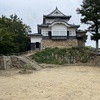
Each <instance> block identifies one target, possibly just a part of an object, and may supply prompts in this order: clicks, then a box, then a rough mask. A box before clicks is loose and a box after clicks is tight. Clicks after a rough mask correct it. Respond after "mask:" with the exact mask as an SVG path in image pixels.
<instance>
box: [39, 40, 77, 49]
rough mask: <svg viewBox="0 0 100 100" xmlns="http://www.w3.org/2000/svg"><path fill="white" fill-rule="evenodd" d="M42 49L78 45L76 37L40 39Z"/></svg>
mask: <svg viewBox="0 0 100 100" xmlns="http://www.w3.org/2000/svg"><path fill="white" fill-rule="evenodd" d="M41 45H42V49H45V48H49V47H51V48H55V47H59V48H69V47H75V46H78V41H77V39H71V40H62V41H61V40H60V41H59V40H42V43H41Z"/></svg>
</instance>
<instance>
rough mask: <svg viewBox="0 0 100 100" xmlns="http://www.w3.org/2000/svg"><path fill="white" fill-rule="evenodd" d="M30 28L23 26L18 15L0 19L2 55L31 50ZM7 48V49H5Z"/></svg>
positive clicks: (0, 49)
mask: <svg viewBox="0 0 100 100" xmlns="http://www.w3.org/2000/svg"><path fill="white" fill-rule="evenodd" d="M29 32H31V29H30V27H29V26H27V25H25V24H23V22H22V20H21V19H20V18H18V16H17V15H11V16H10V18H7V17H5V16H2V17H0V54H11V53H18V52H24V51H27V50H28V49H29V43H30V41H29V38H28V36H27V35H28V33H29ZM5 48H6V49H5Z"/></svg>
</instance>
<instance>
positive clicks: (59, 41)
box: [29, 8, 86, 50]
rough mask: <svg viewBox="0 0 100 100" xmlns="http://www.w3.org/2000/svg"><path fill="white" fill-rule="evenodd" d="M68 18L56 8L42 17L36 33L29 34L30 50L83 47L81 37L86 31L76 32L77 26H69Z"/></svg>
mask: <svg viewBox="0 0 100 100" xmlns="http://www.w3.org/2000/svg"><path fill="white" fill-rule="evenodd" d="M70 18H71V16H67V15H65V14H63V13H62V12H61V11H59V10H58V8H56V9H55V10H54V11H53V12H51V13H50V14H48V15H43V23H42V24H40V25H38V33H34V34H29V36H30V39H31V50H36V49H45V48H48V47H51V48H54V47H59V48H69V47H74V46H78V45H83V46H84V45H85V43H84V40H83V37H84V35H85V34H86V31H82V30H78V28H79V27H80V26H79V25H75V24H69V23H68V21H69V20H70Z"/></svg>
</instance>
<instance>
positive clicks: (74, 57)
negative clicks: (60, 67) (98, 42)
mask: <svg viewBox="0 0 100 100" xmlns="http://www.w3.org/2000/svg"><path fill="white" fill-rule="evenodd" d="M94 57H95V51H94V49H93V48H90V47H72V48H63V49H61V48H46V49H44V50H43V51H40V52H37V53H36V54H34V55H33V57H32V59H34V60H35V61H36V62H38V63H48V64H70V63H79V62H80V63H87V62H89V61H90V60H91V59H93V58H94Z"/></svg>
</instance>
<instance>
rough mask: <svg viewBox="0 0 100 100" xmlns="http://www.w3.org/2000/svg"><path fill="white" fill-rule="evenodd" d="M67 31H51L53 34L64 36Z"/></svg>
mask: <svg viewBox="0 0 100 100" xmlns="http://www.w3.org/2000/svg"><path fill="white" fill-rule="evenodd" d="M66 35H67V32H66V31H60V30H58V31H53V36H66Z"/></svg>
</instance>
